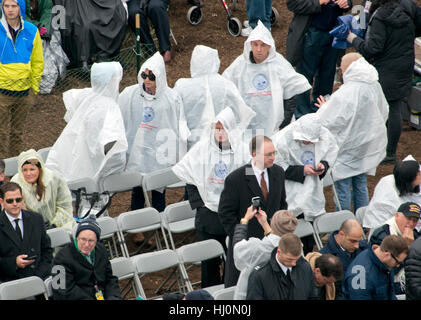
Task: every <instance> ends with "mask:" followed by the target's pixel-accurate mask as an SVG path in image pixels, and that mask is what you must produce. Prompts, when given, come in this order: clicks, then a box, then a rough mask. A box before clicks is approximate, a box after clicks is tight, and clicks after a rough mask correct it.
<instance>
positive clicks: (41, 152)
mask: <svg viewBox="0 0 421 320" xmlns="http://www.w3.org/2000/svg"><path fill="white" fill-rule="evenodd" d="M50 149H51V147H46V148H42V149H39V150H38V151H37V152H38V154H39V155H40V156H41V158H42V160H43V161H44V163H45V162H46V161H47V157H48V153H49V152H50Z"/></svg>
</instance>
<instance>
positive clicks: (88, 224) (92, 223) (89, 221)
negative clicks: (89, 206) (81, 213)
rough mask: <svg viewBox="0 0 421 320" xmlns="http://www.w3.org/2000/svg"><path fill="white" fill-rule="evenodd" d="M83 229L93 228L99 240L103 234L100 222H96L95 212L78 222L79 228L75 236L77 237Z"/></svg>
mask: <svg viewBox="0 0 421 320" xmlns="http://www.w3.org/2000/svg"><path fill="white" fill-rule="evenodd" d="M83 230H91V231H93V232H95V234H96V238H97V240H99V238H100V236H101V228H100V227H99V224H98V223H97V222H96V217H95V215H93V214H92V215H90V216H89V217H87V218H86V219H84V220H82V221H81V222H80V223H79V224H78V226H77V229H76V234H75V237H77V235H78V234H79V233H80V232H81V231H83Z"/></svg>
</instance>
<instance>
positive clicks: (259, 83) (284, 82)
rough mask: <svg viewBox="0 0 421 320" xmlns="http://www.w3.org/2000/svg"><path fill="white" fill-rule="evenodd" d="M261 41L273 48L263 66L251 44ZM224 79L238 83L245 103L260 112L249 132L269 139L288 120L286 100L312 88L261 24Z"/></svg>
mask: <svg viewBox="0 0 421 320" xmlns="http://www.w3.org/2000/svg"><path fill="white" fill-rule="evenodd" d="M258 40H260V41H262V42H263V43H265V44H266V45H269V46H270V50H269V53H268V56H267V58H266V59H265V60H264V61H263V62H261V63H255V62H254V61H255V59H254V58H253V54H252V45H251V43H252V42H253V41H258ZM252 58H253V60H252ZM222 75H223V76H224V77H225V78H227V79H229V80H231V81H233V82H234V84H235V85H236V86H237V88H238V90H239V91H240V93H241V96H242V97H243V99H244V102H245V103H246V104H247V105H248V106H249V107H250V108H251V109H252V110H253V111H255V112H256V116H255V117H254V118H253V119H252V120H251V122H250V124H249V126H248V128H249V129H253V130H257V129H260V130H263V131H260V132H257V133H258V134H262V135H266V136H271V135H273V134H274V133H275V132H276V131H278V129H279V126H280V125H281V123H282V121H283V120H284V99H285V100H287V99H290V98H292V97H294V96H295V95H297V94H300V93H302V92H305V91H307V90H309V89H310V88H311V86H310V84H309V83H308V81H307V79H306V78H305V77H304V76H302V75H301V74H299V73H297V72H295V70H294V68H293V67H292V66H291V64H290V63H289V62H288V61H287V60H286V59H285V58H284V57H283V56H282V55H281V54H279V53H277V52H276V48H275V41H274V40H273V38H272V35H271V33H270V31H269V30H268V29H267V28H266V27H265V26H264V25H263V24H262V22H260V21H259V22H258V24H257V27H256V28H254V29H253V31H252V32H251V33H250V35H249V37H248V38H247V40H246V41H245V42H244V52H243V54H242V55H240V56H239V57H237V58H236V59H235V60H234V62H233V63H232V64H231V65H230V66H229V67H228V68H227V69H226V70H225V71H224V73H223V74H222Z"/></svg>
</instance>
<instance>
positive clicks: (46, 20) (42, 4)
mask: <svg viewBox="0 0 421 320" xmlns="http://www.w3.org/2000/svg"><path fill="white" fill-rule="evenodd" d="M25 2H26V12H25V20H26V21H29V22H31V23H33V24H34V25H35V26H37V28H38V29H39V28H40V27H45V28H46V29H47V33H46V34H44V35H43V36H42V38H50V37H51V16H52V8H53V2H52V0H25ZM31 3H32V5H33V6H35V8H34V10H31ZM36 5H38V9H37V10H36ZM31 11H35V12H32V14H31Z"/></svg>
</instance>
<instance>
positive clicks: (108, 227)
mask: <svg viewBox="0 0 421 320" xmlns="http://www.w3.org/2000/svg"><path fill="white" fill-rule="evenodd" d="M96 222H97V223H98V225H99V227H100V228H101V240H103V241H104V242H105V243H106V244H107V246H108V252H109V253H110V257H111V259H112V258H114V257H118V256H119V250H118V247H117V242H118V241H119V238H118V224H117V221H116V219H114V218H112V217H109V216H107V217H99V218H98V219H97V220H96ZM116 238H117V242H116Z"/></svg>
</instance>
